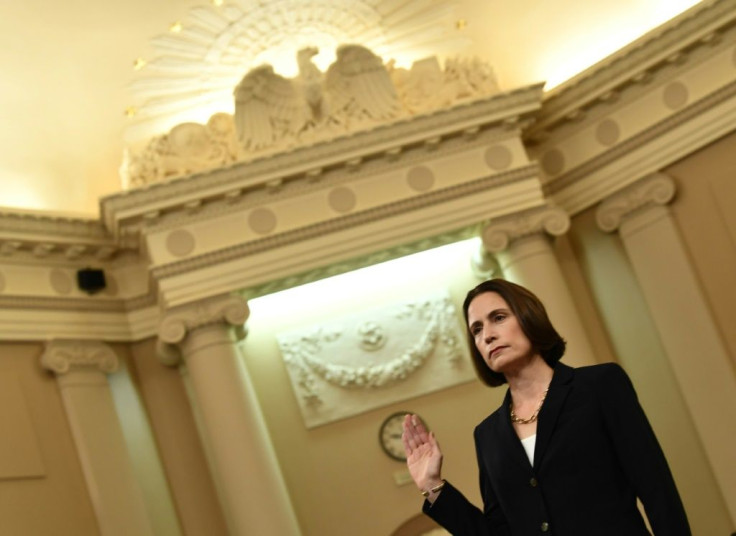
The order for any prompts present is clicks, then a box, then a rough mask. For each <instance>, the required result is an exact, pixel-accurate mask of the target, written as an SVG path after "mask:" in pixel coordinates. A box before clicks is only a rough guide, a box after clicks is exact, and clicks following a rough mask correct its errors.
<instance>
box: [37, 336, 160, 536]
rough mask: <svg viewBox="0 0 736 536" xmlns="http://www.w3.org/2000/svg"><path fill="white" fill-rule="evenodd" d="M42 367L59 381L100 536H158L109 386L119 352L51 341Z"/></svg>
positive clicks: (94, 344)
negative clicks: (153, 528) (136, 474)
mask: <svg viewBox="0 0 736 536" xmlns="http://www.w3.org/2000/svg"><path fill="white" fill-rule="evenodd" d="M41 365H42V366H43V367H44V368H46V369H48V370H50V371H51V372H53V373H54V374H55V375H56V381H57V382H58V384H59V390H60V391H61V400H62V403H63V405H64V410H65V411H66V415H67V417H68V419H69V426H70V427H71V432H72V437H73V438H74V443H75V445H76V447H77V452H78V454H79V460H80V462H81V465H82V471H83V473H84V478H85V481H86V483H87V488H88V490H89V494H90V498H91V500H92V507H93V509H94V512H95V515H96V517H97V522H98V524H99V526H100V532H101V534H102V535H103V536H127V535H130V534H136V535H138V534H140V535H143V536H145V535H151V536H153V531H152V529H151V523H150V520H149V519H148V514H147V512H146V508H145V503H144V500H143V495H142V492H141V490H140V488H139V486H138V482H137V481H136V480H135V477H134V473H133V466H132V463H131V461H130V457H129V455H128V451H127V449H126V447H125V438H124V437H123V431H122V428H121V426H120V421H119V420H118V414H117V412H116V410H115V404H114V402H113V398H112V393H111V392H110V385H109V384H108V381H107V376H106V375H107V374H110V373H112V372H115V371H116V370H117V367H118V358H117V356H116V355H115V352H113V351H112V349H111V348H110V347H108V346H107V345H105V344H102V343H99V342H90V341H51V342H49V343H48V344H47V345H46V349H45V351H44V353H43V355H42V356H41Z"/></svg>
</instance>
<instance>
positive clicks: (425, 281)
mask: <svg viewBox="0 0 736 536" xmlns="http://www.w3.org/2000/svg"><path fill="white" fill-rule="evenodd" d="M479 242H480V241H479V239H478V238H472V239H469V240H463V241H460V242H455V243H453V244H448V245H445V246H441V247H438V248H434V249H430V250H427V251H422V252H420V253H415V254H413V255H408V256H406V257H401V258H399V259H394V260H391V261H387V262H383V263H380V264H376V265H373V266H369V267H367V268H361V269H359V270H354V271H352V272H348V273H345V274H341V275H337V276H333V277H329V278H326V279H322V280H320V281H315V282H314V283H308V284H306V285H301V286H299V287H294V288H291V289H287V290H283V291H280V292H275V293H273V294H269V295H266V296H261V297H258V298H254V299H251V300H249V306H250V309H251V316H250V318H251V319H254V321H257V320H256V319H257V318H277V317H278V316H279V315H280V314H282V315H283V314H284V313H285V311H288V314H289V315H292V314H294V312H295V310H304V311H305V313H304V314H306V315H308V316H311V315H312V314H313V313H314V310H315V308H316V306H317V305H318V308H319V310H320V311H321V312H322V313H327V314H329V311H330V310H332V311H335V310H344V309H345V308H346V307H347V308H355V309H359V308H366V307H370V306H371V305H375V304H378V303H385V302H386V301H394V300H396V299H399V298H397V296H399V295H400V294H401V293H405V294H406V293H408V294H411V293H412V289H416V290H414V293H416V292H420V290H421V291H425V290H426V288H427V287H431V288H441V287H445V288H446V287H449V286H450V282H451V279H452V274H457V273H458V271H459V270H466V271H468V272H469V271H470V260H471V258H472V256H473V255H474V254H475V252H476V251H477V249H478V247H480V243H479ZM310 310H311V311H312V312H310Z"/></svg>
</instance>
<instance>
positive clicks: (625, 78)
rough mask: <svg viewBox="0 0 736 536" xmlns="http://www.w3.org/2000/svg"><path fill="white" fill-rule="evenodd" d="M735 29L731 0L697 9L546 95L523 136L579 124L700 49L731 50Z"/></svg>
mask: <svg viewBox="0 0 736 536" xmlns="http://www.w3.org/2000/svg"><path fill="white" fill-rule="evenodd" d="M734 25H736V9H734V5H733V2H732V1H731V0H711V1H706V2H703V3H701V4H699V5H697V6H696V7H694V8H692V9H690V10H688V11H686V12H685V13H683V14H681V15H680V16H678V17H675V18H674V19H672V20H671V21H670V22H668V23H667V24H664V25H662V26H660V27H659V28H657V29H656V30H653V31H652V32H649V33H648V34H646V35H645V36H643V37H642V38H640V39H638V40H637V41H634V42H633V43H631V44H630V45H628V46H626V47H624V48H622V49H621V50H619V51H618V52H616V53H614V54H612V55H611V56H609V57H607V58H605V59H604V60H602V61H600V62H598V63H597V64H595V65H594V66H592V67H590V68H589V69H586V70H585V71H583V72H582V73H580V74H579V75H577V76H575V77H574V78H572V79H570V80H568V81H567V82H565V83H564V84H561V85H560V86H558V87H557V88H555V89H553V90H552V91H550V92H549V93H547V94H546V95H545V99H544V106H543V109H542V111H541V112H540V113H539V114H538V116H537V118H536V122H535V124H534V125H533V126H532V127H531V128H530V129H528V130H527V131H526V132H525V138H526V139H528V140H530V141H532V142H534V141H535V140H537V139H545V138H546V137H548V136H550V135H552V133H553V132H554V131H555V130H556V129H559V128H560V127H561V126H563V125H565V124H567V123H575V122H577V121H579V119H580V117H581V114H584V113H586V112H587V111H589V110H590V109H592V108H595V107H598V106H605V105H606V104H607V103H610V102H611V100H615V99H616V98H618V96H620V95H621V94H622V93H623V92H625V91H627V90H630V89H631V88H636V87H638V86H641V85H642V84H648V83H649V82H650V81H651V80H652V79H653V78H656V76H657V75H658V74H659V73H660V72H662V71H663V70H666V69H668V68H669V67H671V66H672V65H677V64H679V63H681V62H683V61H687V58H688V56H690V55H692V54H694V53H696V52H697V51H698V50H703V49H705V50H708V49H711V48H713V47H714V46H715V45H717V44H719V43H722V44H723V45H724V46H729V43H732V42H733V41H730V42H729V40H728V39H727V38H725V37H724V36H725V34H726V33H732V32H731V31H732V30H733V27H734Z"/></svg>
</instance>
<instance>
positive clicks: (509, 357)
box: [468, 292, 535, 374]
mask: <svg viewBox="0 0 736 536" xmlns="http://www.w3.org/2000/svg"><path fill="white" fill-rule="evenodd" d="M468 329H469V330H470V333H471V335H472V336H473V340H474V341H475V347H476V348H477V349H478V352H480V355H481V356H483V360H484V361H485V362H486V364H487V365H488V366H489V367H490V369H491V370H492V371H494V372H498V373H501V374H503V373H504V372H510V371H512V370H514V369H518V368H521V367H523V366H524V365H526V364H527V363H528V362H529V361H530V360H531V358H532V357H533V356H534V354H535V352H534V349H533V347H532V344H531V342H530V341H529V339H528V338H527V336H526V335H525V334H524V331H523V330H522V329H521V325H520V324H519V321H518V319H517V318H516V316H515V315H514V313H513V311H512V310H511V308H510V307H509V306H508V304H507V303H506V300H504V299H503V298H502V297H501V296H500V295H499V294H497V293H496V292H484V293H483V294H478V295H477V296H476V297H475V298H473V300H472V301H471V302H470V305H469V306H468Z"/></svg>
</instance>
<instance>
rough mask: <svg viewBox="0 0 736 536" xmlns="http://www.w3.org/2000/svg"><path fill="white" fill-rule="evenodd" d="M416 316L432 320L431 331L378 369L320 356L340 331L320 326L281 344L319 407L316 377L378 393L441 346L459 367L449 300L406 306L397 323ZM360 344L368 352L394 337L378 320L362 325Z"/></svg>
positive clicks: (311, 400) (299, 381)
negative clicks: (325, 360) (390, 335)
mask: <svg viewBox="0 0 736 536" xmlns="http://www.w3.org/2000/svg"><path fill="white" fill-rule="evenodd" d="M412 316H413V317H414V318H416V319H418V320H421V321H424V322H426V328H425V329H424V330H423V331H422V332H421V333H420V334H419V337H418V339H417V341H416V342H415V343H414V344H412V345H411V346H410V347H409V348H407V349H405V350H404V351H403V352H401V354H400V355H398V356H396V357H395V358H393V359H391V360H389V361H387V362H384V363H380V364H376V365H372V366H360V367H351V366H347V365H338V364H334V363H328V362H324V361H322V360H320V359H318V358H316V357H315V354H317V353H319V352H320V351H321V350H322V349H323V348H324V346H325V345H327V344H329V343H331V342H334V341H335V340H337V339H338V338H340V337H342V335H343V333H342V332H341V331H336V330H331V331H329V330H327V329H324V328H321V327H320V328H316V329H315V330H314V331H313V332H312V333H311V334H308V335H302V336H300V337H298V338H296V339H291V340H281V341H280V342H279V344H280V346H281V351H282V353H283V357H284V361H285V362H286V363H287V366H289V367H290V368H291V370H292V371H293V372H295V373H296V378H297V384H298V385H299V388H300V389H301V390H302V395H303V397H304V399H305V400H306V402H307V403H308V404H310V405H314V404H319V403H321V400H320V398H319V395H318V393H317V387H316V377H319V378H321V379H322V380H324V381H326V382H328V383H329V384H331V385H334V386H337V387H340V388H343V389H353V388H361V389H374V388H379V387H384V386H387V385H390V384H393V383H396V382H400V381H403V380H405V379H406V378H408V377H409V376H410V375H411V374H413V373H414V372H415V371H416V370H417V369H419V368H420V367H421V366H422V365H423V364H424V363H425V362H426V360H427V359H428V358H429V357H430V356H431V355H432V354H434V353H435V351H436V349H437V347H438V343H441V344H442V345H443V346H444V347H445V349H446V352H445V353H446V357H447V359H448V360H449V361H450V362H451V363H453V364H457V363H458V362H459V361H460V358H461V352H460V348H459V344H458V340H457V337H456V335H455V333H454V332H453V329H452V328H453V323H454V322H455V321H456V320H455V318H454V308H453V307H452V304H451V303H450V300H449V299H448V298H441V299H439V300H434V301H432V300H424V301H420V302H413V303H407V304H405V305H404V306H403V307H402V308H401V309H400V310H399V311H398V312H397V313H396V314H395V317H396V318H397V319H402V318H409V317H412ZM358 335H359V340H358V345H359V346H360V348H362V349H363V350H366V351H375V350H378V349H380V348H381V347H383V346H384V344H385V343H386V340H387V338H388V335H387V334H386V333H385V331H384V330H383V328H382V327H381V326H380V323H379V322H377V321H367V322H363V323H362V324H361V325H360V326H358Z"/></svg>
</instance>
